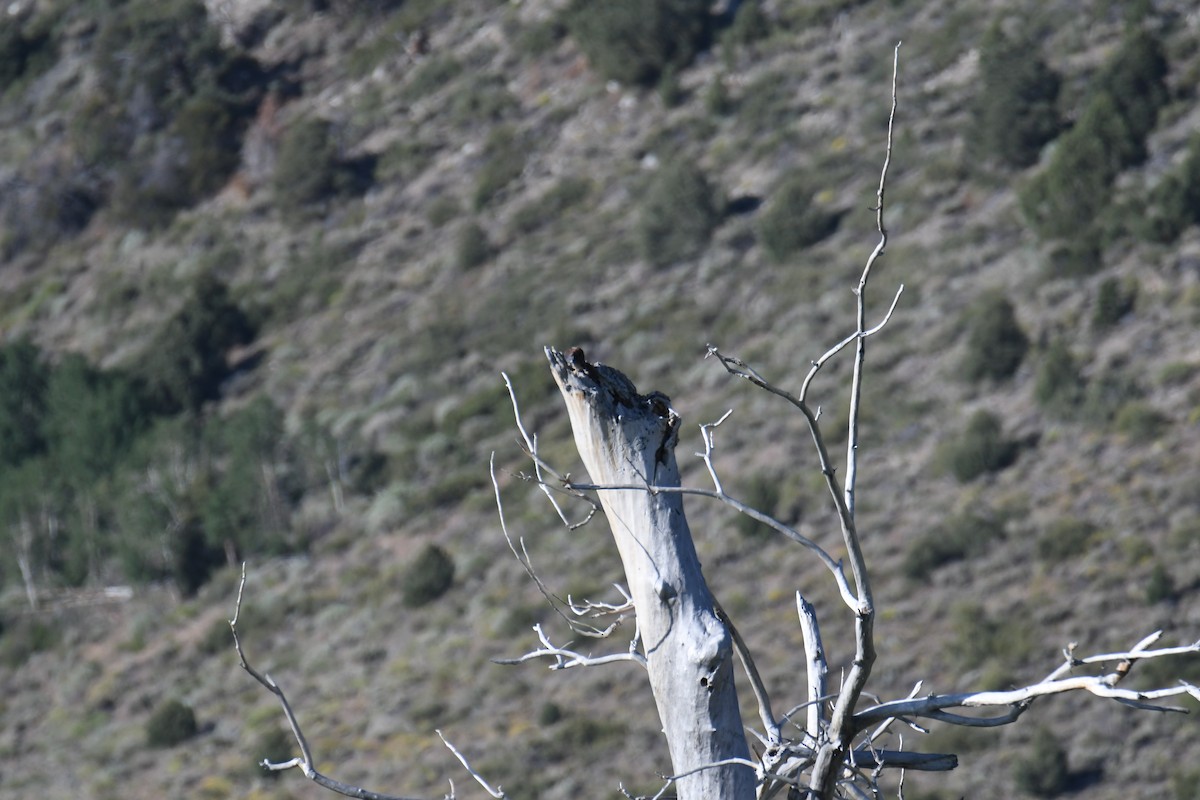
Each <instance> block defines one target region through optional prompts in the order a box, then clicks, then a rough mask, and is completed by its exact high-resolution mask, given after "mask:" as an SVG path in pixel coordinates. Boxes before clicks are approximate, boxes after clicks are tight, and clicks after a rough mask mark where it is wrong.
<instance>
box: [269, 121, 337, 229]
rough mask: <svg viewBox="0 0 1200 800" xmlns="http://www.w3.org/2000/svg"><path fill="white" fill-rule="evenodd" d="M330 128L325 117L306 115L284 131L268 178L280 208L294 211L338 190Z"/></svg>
mask: <svg viewBox="0 0 1200 800" xmlns="http://www.w3.org/2000/svg"><path fill="white" fill-rule="evenodd" d="M332 130H333V126H332V125H331V124H330V123H329V122H328V121H327V120H323V119H318V118H307V119H302V120H299V121H298V122H296V123H294V124H293V125H291V126H290V127H288V129H287V130H286V131H284V134H283V139H282V140H281V141H280V143H279V156H278V159H277V160H276V162H275V174H274V176H273V177H272V183H273V185H274V187H275V197H276V201H277V202H278V204H279V206H280V207H281V208H282V209H284V211H286V212H289V213H296V212H298V211H300V210H301V209H303V208H305V207H306V206H308V205H311V204H312V203H315V202H317V201H319V200H324V199H326V198H329V197H330V196H332V195H334V194H336V193H337V192H338V190H339V163H338V151H337V144H336V143H335V142H334V139H333V135H332Z"/></svg>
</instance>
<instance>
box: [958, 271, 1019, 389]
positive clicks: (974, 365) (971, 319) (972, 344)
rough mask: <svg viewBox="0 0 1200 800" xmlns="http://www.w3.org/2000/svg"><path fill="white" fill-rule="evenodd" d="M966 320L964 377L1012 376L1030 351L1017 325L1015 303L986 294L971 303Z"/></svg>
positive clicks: (1001, 378) (998, 378) (999, 295)
mask: <svg viewBox="0 0 1200 800" xmlns="http://www.w3.org/2000/svg"><path fill="white" fill-rule="evenodd" d="M966 319H967V325H968V330H967V355H966V357H965V358H964V359H963V363H962V374H963V377H965V378H966V379H967V380H969V381H982V380H996V381H999V380H1004V379H1006V378H1009V377H1011V376H1012V374H1013V373H1014V372H1016V371H1017V367H1019V366H1021V361H1022V360H1023V359H1024V358H1025V353H1026V351H1027V350H1028V349H1029V338H1028V337H1027V336H1026V335H1025V332H1024V331H1023V330H1021V326H1020V325H1019V324H1018V323H1017V314H1016V311H1015V310H1014V309H1013V305H1012V303H1010V302H1009V300H1008V298H1007V297H1005V296H1004V295H1002V294H1000V293H997V292H994V293H988V294H985V295H983V296H982V297H980V298H979V299H978V300H977V301H976V302H975V303H973V304H972V306H971V309H970V310H969V311H968V313H967V318H966Z"/></svg>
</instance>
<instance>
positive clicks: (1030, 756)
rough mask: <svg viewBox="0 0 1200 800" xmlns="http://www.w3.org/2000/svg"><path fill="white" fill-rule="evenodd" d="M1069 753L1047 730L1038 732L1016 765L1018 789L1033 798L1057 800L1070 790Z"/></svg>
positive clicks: (1015, 776) (1015, 778)
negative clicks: (1053, 799)
mask: <svg viewBox="0 0 1200 800" xmlns="http://www.w3.org/2000/svg"><path fill="white" fill-rule="evenodd" d="M1069 777H1070V774H1069V772H1068V770H1067V751H1066V750H1064V749H1063V746H1062V745H1061V744H1060V743H1059V741H1058V737H1057V736H1055V735H1054V734H1053V733H1051V732H1050V731H1049V730H1047V729H1046V728H1038V729H1037V731H1036V732H1034V734H1033V740H1032V741H1031V742H1030V743H1029V748H1028V750H1027V751H1026V755H1025V756H1024V757H1022V758H1020V759H1018V760H1017V762H1016V763H1015V764H1013V781H1014V782H1015V783H1016V785H1017V788H1018V789H1020V790H1021V791H1023V792H1025V793H1026V794H1031V795H1033V796H1034V797H1056V796H1058V795H1060V794H1062V793H1063V791H1065V790H1066V788H1067V780H1068V778H1069Z"/></svg>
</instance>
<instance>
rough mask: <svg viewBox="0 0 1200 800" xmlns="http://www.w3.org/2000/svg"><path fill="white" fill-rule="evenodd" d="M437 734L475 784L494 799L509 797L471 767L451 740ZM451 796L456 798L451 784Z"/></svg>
mask: <svg viewBox="0 0 1200 800" xmlns="http://www.w3.org/2000/svg"><path fill="white" fill-rule="evenodd" d="M435 733H437V735H438V738H439V739H441V740H442V744H444V745H446V749H448V750H449V751H450V752H451V753H453V754H454V757H455V758H457V759H458V760H459V763H461V764H462V765H463V769H465V770H466V771H467V774H469V775H470V776H471V777H472V778H474V779H475V782H476V783H478V784H479V785H480V786H482V787H483V790H484V791H485V792H487V793H488V794H490V795H491V796H492V797H495V798H496V800H504V798H506V797H508V795H506V794H505V793H504V792H503V791H502V790H501V789H500V787H499V786H497V787H495V788H492V785H491V784H490V783H488V782H487V781H486V780H484V779H483V776H482V775H480V774H479V773H478V772H476V771H475V770H474V769H473V768H472V767H471V765H470V764H469V763H468V762H467V757H466V756H464V755H463V754H462V753H460V752H459V751H458V748H457V747H455V746H454V745H452V744H450V740H448V739H447V738H446V737H445V736H443V735H442V732H441V731H435ZM450 794H451V797H453V796H454V784H450Z"/></svg>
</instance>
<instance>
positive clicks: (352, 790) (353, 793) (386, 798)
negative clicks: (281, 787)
mask: <svg viewBox="0 0 1200 800" xmlns="http://www.w3.org/2000/svg"><path fill="white" fill-rule="evenodd" d="M245 589H246V563H245V562H244V561H243V562H242V580H241V582H240V583H239V584H238V594H237V605H236V606H235V607H234V611H233V619H231V620H229V629H230V630H231V631H232V632H233V646H234V648H235V649H236V650H237V654H238V661H239V662H240V663H241V665H242V669H244V670H246V672H248V673H249V674H250V677H252V678H254V680H256V681H258V682H259V683H260V684H262V685H263V686H265V687H266V689H267V691H269V692H270V693H271V694H273V695H275V697H276V698H278V700H279V704H280V705H281V706H282V707H283V714H284V716H285V717H287V721H288V725H289V726H291V729H292V736H294V737H295V739H296V743H297V744H298V745H299V746H300V753H301V755H300V757H298V758H293V759H292V760H290V761H284V762H281V763H277V764H273V763H271V762H269V761H267V760H265V759H264V760H263V761H262V766H264V767H266V768H267V769H270V770H276V771H278V770H285V769H291V768H292V767H299V769H300V771H301V772H303V773H304V777H306V778H308V779H309V780H311V781H312V782H313V783H316V784H317V785H318V786H323V787H325V788H326V789H329V790H331V791H334V792H337V793H338V794H341V795H345V796H346V797H355V798H358V800H413V798H410V797H402V796H400V795H391V794H382V793H380V792H372V791H370V790H368V789H363V788H361V787H358V786H351V785H350V784H348V783H342V782H341V781H338V780H334V779H333V778H330V777H328V776H326V775H323V774H321V773H320V772H318V771H317V770H316V768H315V767H313V757H312V750H310V749H309V746H308V740H307V739H305V738H304V732H303V731H302V730H301V729H300V722H299V721H298V720H297V719H296V714H295V713H294V712H293V711H292V705H291V703H289V702H288V699H287V695H285V694H284V693H283V689H282V688H280V686H279V684H277V683H276V682H275V681H274V679H272V678H271V676H270V675H266V674H264V673H261V672H259V671H258V670H256V669H255V668H254V667H252V666H251V665H250V662H249V661H248V660H247V659H246V652H245V650H244V649H243V648H242V640H241V637H239V636H238V631H237V624H238V619H239V617H240V616H241V613H242V597H243V593H244V591H245Z"/></svg>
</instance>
